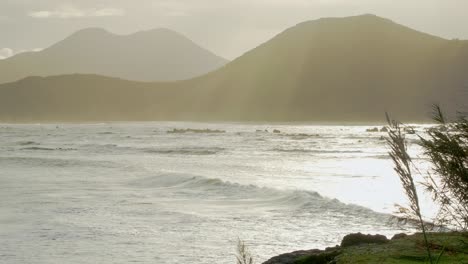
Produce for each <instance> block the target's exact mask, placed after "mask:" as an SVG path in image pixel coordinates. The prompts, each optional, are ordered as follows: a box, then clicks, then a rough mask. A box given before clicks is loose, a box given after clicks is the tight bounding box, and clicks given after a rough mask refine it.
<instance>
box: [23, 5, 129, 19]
mask: <svg viewBox="0 0 468 264" xmlns="http://www.w3.org/2000/svg"><path fill="white" fill-rule="evenodd" d="M28 15H29V16H30V17H33V18H80V17H111V16H123V15H125V10H123V9H121V8H99V9H98V8H93V9H79V8H76V7H73V6H63V7H60V8H57V9H54V10H49V11H46V10H41V11H34V12H30V13H29V14H28Z"/></svg>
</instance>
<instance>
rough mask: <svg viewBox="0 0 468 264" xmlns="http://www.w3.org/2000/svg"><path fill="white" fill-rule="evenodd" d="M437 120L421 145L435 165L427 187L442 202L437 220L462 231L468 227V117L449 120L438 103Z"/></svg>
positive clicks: (435, 117)
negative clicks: (434, 126)
mask: <svg viewBox="0 0 468 264" xmlns="http://www.w3.org/2000/svg"><path fill="white" fill-rule="evenodd" d="M433 110H434V111H433V112H434V113H433V120H434V121H435V122H437V123H438V124H439V126H438V127H436V128H433V129H430V130H429V131H428V132H427V134H428V137H427V138H424V137H422V136H419V138H420V140H421V146H422V147H423V149H424V152H425V154H426V156H427V157H428V158H429V160H430V161H431V164H432V169H431V171H430V172H428V174H427V175H428V176H427V177H426V182H425V183H424V185H425V187H426V189H427V190H428V191H429V192H430V193H432V195H433V199H434V201H436V202H437V203H438V204H439V205H440V211H439V214H438V215H437V217H436V222H437V223H438V224H439V225H446V226H450V227H453V228H455V229H458V230H462V231H466V230H468V120H467V119H466V117H465V116H463V115H461V116H459V118H458V119H457V120H455V121H452V122H449V121H448V120H447V119H446V118H445V116H444V114H443V113H442V110H441V108H440V107H439V106H438V105H434V109H433Z"/></svg>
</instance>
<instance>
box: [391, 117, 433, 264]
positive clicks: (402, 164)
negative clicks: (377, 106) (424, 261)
mask: <svg viewBox="0 0 468 264" xmlns="http://www.w3.org/2000/svg"><path fill="white" fill-rule="evenodd" d="M387 121H388V123H389V126H390V129H388V136H389V138H388V139H387V141H388V145H389V146H390V152H389V154H390V157H391V158H392V160H393V163H394V165H395V167H394V169H395V171H396V173H397V174H398V176H399V177H400V181H401V183H402V185H403V189H404V191H405V194H406V196H407V198H408V200H409V209H408V210H405V211H404V212H405V213H406V216H407V217H411V218H413V219H414V218H416V219H417V220H418V221H419V225H420V228H421V231H422V233H423V236H424V243H425V246H426V251H427V256H428V258H429V261H430V263H431V264H432V263H433V261H432V256H431V250H430V245H429V242H428V239H427V234H426V227H425V224H424V220H423V218H422V214H421V207H420V205H419V198H418V192H417V190H416V185H415V182H414V177H413V172H412V170H411V168H412V164H413V162H412V159H411V157H410V156H409V155H408V151H407V143H406V139H405V134H404V132H403V131H402V128H401V124H400V123H398V122H396V121H393V120H390V118H389V116H388V115H387ZM402 209H403V208H400V210H402Z"/></svg>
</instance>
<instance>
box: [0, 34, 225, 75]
mask: <svg viewBox="0 0 468 264" xmlns="http://www.w3.org/2000/svg"><path fill="white" fill-rule="evenodd" d="M226 63H227V61H226V60H225V59H223V58H221V57H219V56H216V55H214V54H213V53H211V52H209V51H207V50H206V49H203V48H201V47H200V46H198V45H197V44H195V43H193V42H192V41H191V40H189V39H187V38H186V37H184V36H182V35H180V34H178V33H176V32H174V31H171V30H168V29H154V30H150V31H142V32H137V33H134V34H131V35H126V36H120V35H114V34H112V33H109V32H107V31H105V30H104V29H99V28H88V29H84V30H80V31H78V32H76V33H74V34H72V35H71V36H69V37H68V38H66V39H64V40H63V41H60V42H58V43H56V44H55V45H53V46H51V47H49V48H47V49H44V50H42V51H40V52H27V53H20V54H18V55H16V56H13V57H10V58H8V59H6V60H0V83H5V82H12V81H16V80H19V79H22V78H25V77H28V76H50V75H61V74H75V73H81V74H99V75H104V76H111V77H118V78H123V79H128V80H135V81H173V80H183V79H190V78H193V77H196V76H199V75H202V74H205V73H208V72H210V71H212V70H215V69H218V68H219V67H222V66H223V65H224V64H226Z"/></svg>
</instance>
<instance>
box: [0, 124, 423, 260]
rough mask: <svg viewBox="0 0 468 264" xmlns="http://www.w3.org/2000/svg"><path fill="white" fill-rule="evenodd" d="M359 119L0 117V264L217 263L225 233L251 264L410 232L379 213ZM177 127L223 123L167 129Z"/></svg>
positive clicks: (379, 180) (373, 146)
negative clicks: (60, 120)
mask: <svg viewBox="0 0 468 264" xmlns="http://www.w3.org/2000/svg"><path fill="white" fill-rule="evenodd" d="M372 127H374V126H368V125H367V126H356V125H343V126H334V125H314V124H267V123H189V122H148V123H105V124H34V125H13V124H0V204H1V206H0V241H1V243H0V263H8V264H9V263H47V264H59V263H60V264H61V263H162V264H165V263H196V264H197V263H200V264H205V263H206V264H208V263H210V264H212V263H220V264H224V263H226V264H227V263H235V257H234V254H235V246H236V243H237V239H238V238H241V239H242V240H244V241H245V242H246V244H247V245H248V246H249V248H250V249H251V251H253V253H254V255H255V257H256V261H257V263H261V262H262V261H265V260H267V259H268V258H270V257H272V256H274V255H277V254H280V253H285V252H289V251H294V250H299V249H311V248H324V247H327V246H334V245H336V244H339V242H340V240H341V238H342V237H343V236H344V235H346V234H348V233H351V232H363V233H380V234H384V235H387V236H392V235H393V234H396V233H401V232H410V231H413V229H412V227H410V226H402V225H396V224H395V222H394V221H392V220H391V218H390V213H391V212H393V211H395V204H402V205H404V204H405V203H406V200H405V197H404V194H403V192H402V188H401V186H400V183H399V179H398V177H397V176H396V175H395V173H394V172H393V169H392V163H391V160H390V158H389V157H388V154H387V152H388V147H387V145H386V141H385V139H384V138H383V137H384V136H385V135H386V133H384V132H375V133H370V132H366V129H368V128H372ZM426 127H427V126H425V125H417V126H416V127H415V129H416V130H417V131H423V130H424V129H425V128H426ZM188 128H190V129H212V130H223V131H225V133H194V132H189V133H168V131H171V130H173V129H188ZM274 130H278V131H275V132H277V133H273V131H274ZM218 132H220V131H218ZM278 132H279V133H278ZM416 141H417V137H416V136H415V135H410V137H409V142H410V152H411V154H412V155H413V156H414V157H415V159H418V158H420V156H421V149H420V148H419V147H418V146H417V144H415V143H416ZM423 203H424V208H425V207H429V206H430V205H429V202H427V201H426V200H424V199H423Z"/></svg>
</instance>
